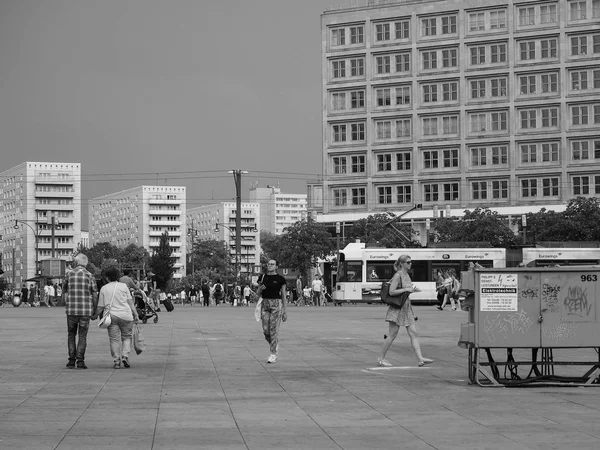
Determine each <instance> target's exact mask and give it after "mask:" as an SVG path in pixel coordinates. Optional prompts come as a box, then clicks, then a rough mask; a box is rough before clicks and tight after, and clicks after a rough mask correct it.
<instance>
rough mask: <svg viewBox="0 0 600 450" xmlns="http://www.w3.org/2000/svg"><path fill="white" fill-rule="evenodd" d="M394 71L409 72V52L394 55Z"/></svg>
mask: <svg viewBox="0 0 600 450" xmlns="http://www.w3.org/2000/svg"><path fill="white" fill-rule="evenodd" d="M395 59H396V73H401V72H410V53H400V54H398V55H395Z"/></svg>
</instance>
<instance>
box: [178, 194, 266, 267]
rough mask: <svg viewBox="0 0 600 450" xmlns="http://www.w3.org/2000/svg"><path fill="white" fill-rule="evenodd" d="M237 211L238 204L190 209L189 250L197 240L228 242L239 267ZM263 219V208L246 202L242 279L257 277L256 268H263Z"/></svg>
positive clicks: (242, 224) (242, 229) (187, 215)
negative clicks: (261, 226) (252, 274)
mask: <svg viewBox="0 0 600 450" xmlns="http://www.w3.org/2000/svg"><path fill="white" fill-rule="evenodd" d="M236 209H237V207H236V203H235V202H223V203H216V204H213V205H205V206H198V207H196V208H189V209H188V210H187V214H186V225H187V235H188V245H189V248H190V249H191V248H192V240H193V239H199V240H205V239H216V240H220V241H225V242H226V243H227V247H228V248H229V254H230V255H231V262H232V263H235V258H236V239H235V237H236V233H235V232H236V216H237V210H236ZM259 217H260V205H259V204H258V203H253V202H242V211H241V234H240V236H241V249H240V255H239V264H240V274H241V275H242V276H244V275H247V274H251V273H253V272H254V270H255V267H258V266H259V265H260V233H259V229H260V228H259V226H258V220H259ZM217 224H218V225H219V226H218V231H216V230H217Z"/></svg>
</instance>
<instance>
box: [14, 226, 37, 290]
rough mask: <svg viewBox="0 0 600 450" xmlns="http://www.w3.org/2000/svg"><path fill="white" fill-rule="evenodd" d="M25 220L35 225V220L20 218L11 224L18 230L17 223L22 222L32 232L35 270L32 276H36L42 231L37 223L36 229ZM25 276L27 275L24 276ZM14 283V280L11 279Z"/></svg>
mask: <svg viewBox="0 0 600 450" xmlns="http://www.w3.org/2000/svg"><path fill="white" fill-rule="evenodd" d="M27 222H34V223H35V224H36V225H37V223H38V222H37V220H21V219H15V225H14V226H13V228H14V229H15V230H18V229H19V228H20V227H19V224H23V225H27V226H28V227H29V229H30V230H31V231H32V232H33V236H34V237H35V272H34V276H38V275H39V270H40V267H39V266H40V255H39V253H40V252H39V245H38V243H39V239H40V233H41V232H42V229H41V228H40V227H39V225H38V230H37V231H36V230H34V229H33V227H32V226H31V225H29V224H28V223H27ZM25 278H27V277H25ZM13 283H14V280H13Z"/></svg>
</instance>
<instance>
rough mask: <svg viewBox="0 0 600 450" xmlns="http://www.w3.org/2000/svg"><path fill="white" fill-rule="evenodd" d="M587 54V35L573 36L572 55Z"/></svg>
mask: <svg viewBox="0 0 600 450" xmlns="http://www.w3.org/2000/svg"><path fill="white" fill-rule="evenodd" d="M577 55H587V36H575V37H571V56H577Z"/></svg>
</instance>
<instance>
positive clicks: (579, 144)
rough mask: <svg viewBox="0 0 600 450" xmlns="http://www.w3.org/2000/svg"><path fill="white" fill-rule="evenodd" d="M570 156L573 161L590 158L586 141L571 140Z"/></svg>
mask: <svg viewBox="0 0 600 450" xmlns="http://www.w3.org/2000/svg"><path fill="white" fill-rule="evenodd" d="M571 158H572V159H573V161H583V160H587V159H590V150H589V143H588V141H572V142H571Z"/></svg>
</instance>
